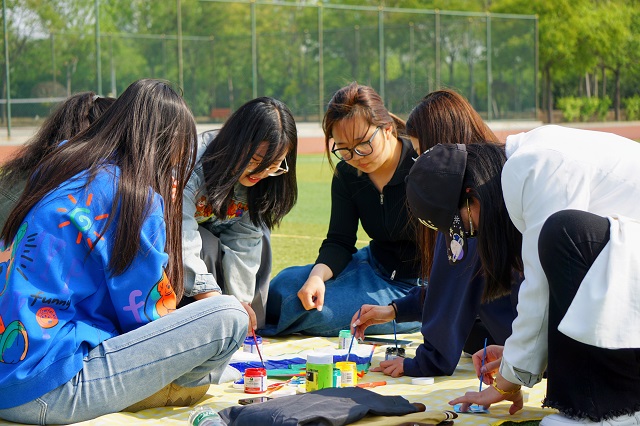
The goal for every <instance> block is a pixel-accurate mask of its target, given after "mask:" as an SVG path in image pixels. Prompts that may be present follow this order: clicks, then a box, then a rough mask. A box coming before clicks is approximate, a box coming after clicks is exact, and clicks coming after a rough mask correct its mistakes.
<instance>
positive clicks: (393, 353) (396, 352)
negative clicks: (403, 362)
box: [384, 346, 405, 361]
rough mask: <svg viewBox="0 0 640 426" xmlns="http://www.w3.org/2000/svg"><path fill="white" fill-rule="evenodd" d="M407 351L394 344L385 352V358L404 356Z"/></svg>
mask: <svg viewBox="0 0 640 426" xmlns="http://www.w3.org/2000/svg"><path fill="white" fill-rule="evenodd" d="M404 356H405V351H404V348H396V347H394V346H391V347H388V348H387V350H386V351H385V353H384V360H385V361H389V360H391V359H396V358H404Z"/></svg>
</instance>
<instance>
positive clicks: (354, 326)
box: [351, 320, 360, 328]
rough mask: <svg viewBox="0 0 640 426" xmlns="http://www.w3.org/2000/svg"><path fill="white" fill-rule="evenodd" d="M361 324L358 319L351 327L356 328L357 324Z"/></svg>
mask: <svg viewBox="0 0 640 426" xmlns="http://www.w3.org/2000/svg"><path fill="white" fill-rule="evenodd" d="M359 325H360V320H356V322H354V323H353V324H352V325H351V327H353V328H356V327H357V326H359Z"/></svg>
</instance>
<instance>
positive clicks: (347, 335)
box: [338, 330, 358, 350]
mask: <svg viewBox="0 0 640 426" xmlns="http://www.w3.org/2000/svg"><path fill="white" fill-rule="evenodd" d="M356 343H358V342H357V340H355V339H354V341H353V344H354V345H355V344H356ZM350 344H351V331H350V330H340V333H338V349H349V345H350ZM351 350H353V349H351Z"/></svg>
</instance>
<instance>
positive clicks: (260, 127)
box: [201, 97, 298, 229]
mask: <svg viewBox="0 0 640 426" xmlns="http://www.w3.org/2000/svg"><path fill="white" fill-rule="evenodd" d="M263 142H267V143H268V145H269V147H268V148H267V152H266V154H265V155H264V158H263V159H262V161H261V163H260V166H259V167H257V168H256V169H255V172H256V173H260V172H262V171H264V170H265V169H266V168H268V167H270V165H271V164H273V163H274V162H275V161H276V160H277V159H278V158H281V157H282V155H283V154H286V157H285V158H286V161H287V164H288V166H289V172H288V173H284V174H281V175H280V176H272V177H269V178H267V179H262V180H260V182H258V183H257V184H255V185H254V186H251V187H249V188H248V190H247V194H248V200H247V202H248V204H249V217H250V218H251V222H253V224H255V225H263V226H266V227H267V228H269V229H273V228H274V227H275V226H277V225H279V224H280V221H282V218H283V217H284V216H285V215H286V214H287V213H289V212H290V211H291V209H292V208H293V206H294V205H295V203H296V201H297V199H298V185H297V182H296V158H297V154H298V131H297V129H296V123H295V120H294V119H293V114H291V111H290V110H289V108H288V107H287V106H286V105H285V104H284V103H283V102H281V101H279V100H277V99H274V98H270V97H260V98H256V99H253V100H250V101H249V102H247V103H245V104H244V105H242V106H241V107H240V108H238V109H237V110H236V111H235V112H234V113H233V114H231V116H230V117H229V118H228V119H227V121H226V122H225V123H224V125H223V126H222V128H221V129H220V131H219V133H218V134H217V135H216V137H215V139H214V140H213V141H212V142H211V143H210V144H209V146H208V147H207V149H206V151H205V153H204V154H203V156H202V160H201V161H202V166H203V171H204V179H205V184H206V187H207V198H208V200H209V203H210V204H211V207H212V208H213V213H214V214H215V215H216V216H217V217H220V218H223V217H226V215H227V208H228V206H229V204H230V202H231V199H232V197H233V187H234V186H235V184H236V183H237V182H238V180H239V179H240V177H241V176H242V173H244V171H245V170H246V168H247V167H248V166H249V162H250V161H251V159H252V158H253V156H254V155H255V153H256V152H257V150H258V148H259V147H260V145H261V144H262V143H263Z"/></svg>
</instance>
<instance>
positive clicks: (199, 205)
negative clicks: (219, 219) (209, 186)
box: [193, 195, 213, 223]
mask: <svg viewBox="0 0 640 426" xmlns="http://www.w3.org/2000/svg"><path fill="white" fill-rule="evenodd" d="M193 216H194V217H195V218H196V222H198V223H202V222H206V221H207V220H209V219H211V218H212V217H213V207H211V204H209V202H208V201H207V197H206V196H205V195H203V196H201V197H200V198H198V199H197V200H196V212H195V213H194V215H193Z"/></svg>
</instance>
